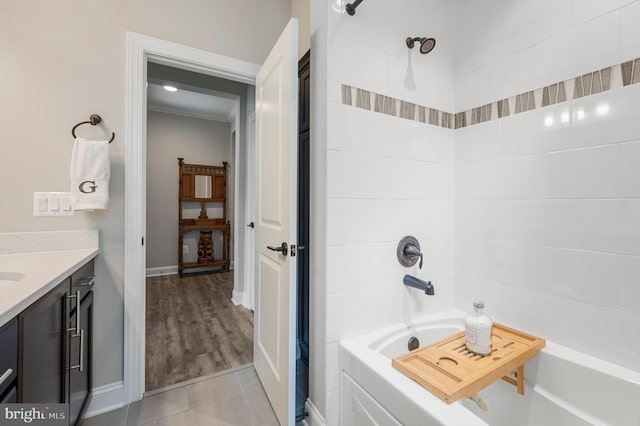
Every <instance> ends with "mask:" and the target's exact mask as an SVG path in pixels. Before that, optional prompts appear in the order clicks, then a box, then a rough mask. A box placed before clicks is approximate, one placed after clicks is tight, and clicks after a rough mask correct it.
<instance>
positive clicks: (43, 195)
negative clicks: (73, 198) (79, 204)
mask: <svg viewBox="0 0 640 426" xmlns="http://www.w3.org/2000/svg"><path fill="white" fill-rule="evenodd" d="M70 195H71V194H70V193H68V192H34V193H33V215H34V216H74V215H75V214H76V212H74V211H73V210H71V202H70Z"/></svg>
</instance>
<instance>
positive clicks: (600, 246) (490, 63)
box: [455, 0, 640, 370]
mask: <svg viewBox="0 0 640 426" xmlns="http://www.w3.org/2000/svg"><path fill="white" fill-rule="evenodd" d="M488 3H491V4H492V5H494V4H501V5H503V4H505V2H497V1H493V2H488ZM483 5H484V6H486V3H485V2H483ZM458 7H459V10H458V14H459V16H460V21H457V22H456V73H457V78H456V109H457V110H458V111H461V110H465V109H468V108H471V107H474V106H478V105H481V104H485V103H488V102H491V101H495V100H498V99H502V98H505V97H510V96H513V95H516V94H519V93H522V92H525V91H529V90H534V89H538V88H541V87H543V86H545V85H548V84H551V83H554V82H558V81H564V80H567V79H571V80H570V81H569V82H568V84H567V85H566V86H567V94H568V96H569V97H570V94H571V93H572V92H573V80H572V78H573V77H576V76H580V75H582V74H585V73H588V72H592V71H597V70H600V69H602V68H605V67H610V66H612V65H616V64H620V63H622V62H625V61H628V60H630V59H633V58H637V57H639V56H640V33H639V30H638V28H639V27H638V23H639V22H640V2H638V1H635V2H633V1H569V0H553V1H543V2H541V1H533V0H531V1H517V2H516V1H514V2H510V3H509V8H492V7H488V8H485V9H484V10H483V8H481V7H480V4H478V2H473V1H459V2H458ZM636 66H638V65H637V64H636ZM613 71H614V75H613V81H612V85H613V86H616V87H617V88H614V89H611V90H609V91H606V92H603V93H599V94H596V95H592V96H588V97H583V98H579V99H575V100H569V101H567V102H563V103H560V104H557V105H552V106H548V107H544V108H540V107H539V105H540V103H539V102H540V98H539V97H538V96H539V91H537V92H536V101H537V106H538V108H536V109H535V110H533V111H529V112H524V113H522V114H518V115H511V116H509V117H506V118H502V119H499V120H493V121H489V122H486V123H482V124H479V125H475V126H471V127H466V128H463V129H459V130H456V134H455V144H456V220H455V229H456V262H455V272H456V292H455V294H456V305H457V307H459V308H461V309H464V310H469V309H470V308H471V303H472V300H474V299H483V300H484V301H485V303H486V311H487V312H488V313H489V315H492V316H493V318H494V320H496V321H498V322H501V323H505V324H509V325H510V326H514V327H516V328H522V329H524V330H528V331H530V332H532V333H534V334H537V335H540V336H543V337H545V338H547V339H549V340H551V341H554V342H557V343H560V344H563V345H567V346H570V347H573V348H575V349H578V350H580V351H584V352H587V353H589V354H592V355H594V356H597V357H601V358H604V359H607V360H609V361H612V362H614V363H617V364H620V365H624V366H626V367H629V368H632V369H634V370H640V360H639V358H638V353H640V341H639V340H638V339H636V338H632V339H629V336H637V334H638V329H639V328H640V285H639V281H638V276H639V273H640V221H639V220H638V218H640V175H639V174H638V170H640V126H638V123H637V121H638V111H640V85H637V84H636V85H633V86H627V87H620V86H622V84H621V83H622V80H621V76H620V74H619V72H620V71H619V68H615V67H614V68H613ZM638 80H640V78H639V79H638ZM512 113H513V110H512Z"/></svg>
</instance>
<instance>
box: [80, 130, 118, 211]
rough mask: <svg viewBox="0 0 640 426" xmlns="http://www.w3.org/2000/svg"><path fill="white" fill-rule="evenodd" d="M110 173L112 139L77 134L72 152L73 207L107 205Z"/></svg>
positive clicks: (98, 207) (104, 207)
mask: <svg viewBox="0 0 640 426" xmlns="http://www.w3.org/2000/svg"><path fill="white" fill-rule="evenodd" d="M110 177H111V161H110V158H109V141H89V140H86V139H83V138H76V141H75V144H74V145H73V153H72V154H71V208H72V209H73V210H104V209H106V208H107V206H108V204H109V178H110Z"/></svg>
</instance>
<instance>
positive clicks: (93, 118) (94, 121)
mask: <svg viewBox="0 0 640 426" xmlns="http://www.w3.org/2000/svg"><path fill="white" fill-rule="evenodd" d="M101 122H102V117H100V116H99V115H98V114H91V116H90V117H89V121H83V122H82V123H78V124H76V125H75V126H73V129H71V134H72V135H73V138H74V139H75V138H76V129H77V128H78V127H79V126H82V125H83V124H91V125H92V126H95V125H96V124H100V123H101ZM115 138H116V134H115V133H113V132H111V139H110V140H109V143H111V142H113V140H114V139H115Z"/></svg>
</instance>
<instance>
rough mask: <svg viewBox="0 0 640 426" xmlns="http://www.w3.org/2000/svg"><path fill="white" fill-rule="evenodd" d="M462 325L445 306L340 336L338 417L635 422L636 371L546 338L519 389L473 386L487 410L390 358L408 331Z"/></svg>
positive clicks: (427, 332) (435, 334) (439, 331)
mask: <svg viewBox="0 0 640 426" xmlns="http://www.w3.org/2000/svg"><path fill="white" fill-rule="evenodd" d="M463 329H464V313H463V312H461V311H458V310H450V311H446V312H441V313H438V314H434V315H430V316H427V317H424V318H422V319H421V320H419V321H413V322H412V323H411V324H399V325H396V326H393V327H390V328H387V329H384V330H380V331H376V332H374V333H370V334H366V335H363V336H358V337H355V338H352V339H348V340H343V341H341V342H340V374H341V377H340V390H341V392H340V395H341V399H340V401H341V403H340V406H341V410H340V411H341V413H340V415H341V417H340V418H341V424H342V425H343V426H351V425H375V424H379V425H407V426H412V425H416V426H418V425H420V426H422V425H451V426H473V425H491V426H516V425H526V426H534V425H535V426H547V425H549V426H556V425H558V426H565V425H566V426H573V425H615V426H618V425H620V426H623V425H624V426H640V373H638V372H636V371H632V370H629V369H626V368H623V367H620V366H618V365H615V364H611V363H609V362H606V361H603V360H601V359H597V358H594V357H592V356H589V355H586V354H584V353H581V352H577V351H575V350H572V349H569V348H567V347H564V346H561V345H558V344H554V343H553V342H550V341H548V340H547V345H546V347H545V349H543V350H542V351H541V352H540V354H538V355H537V356H536V357H535V358H533V359H532V360H530V361H529V362H528V363H527V364H526V366H525V377H526V386H525V395H524V396H523V395H519V394H518V393H517V392H516V388H515V387H514V386H513V385H511V384H509V383H507V382H505V381H503V380H499V381H497V382H495V383H493V384H491V385H489V386H488V387H486V388H485V389H484V390H482V391H480V392H479V395H480V397H481V398H482V399H483V400H484V402H485V403H486V404H487V406H488V410H487V411H483V410H481V409H480V408H479V407H478V406H477V405H476V403H475V402H473V401H471V400H470V399H464V400H460V401H457V402H454V403H452V404H446V403H445V402H443V401H441V400H440V399H439V398H437V397H436V396H434V395H432V394H431V393H430V392H429V391H427V390H426V389H424V388H422V386H420V385H419V384H418V383H417V382H414V381H413V380H411V379H409V378H408V377H406V376H404V375H403V374H402V373H400V372H398V371H397V370H395V369H394V368H393V367H392V366H391V359H392V358H394V357H397V356H400V355H403V354H405V353H407V352H408V349H407V342H408V340H409V338H410V337H412V336H415V337H417V338H418V339H420V346H421V347H423V346H427V345H429V344H431V343H435V342H437V341H439V340H442V339H444V338H446V337H448V336H451V335H452V334H454V333H457V332H459V331H462V330H463ZM541 337H544V336H541Z"/></svg>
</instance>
